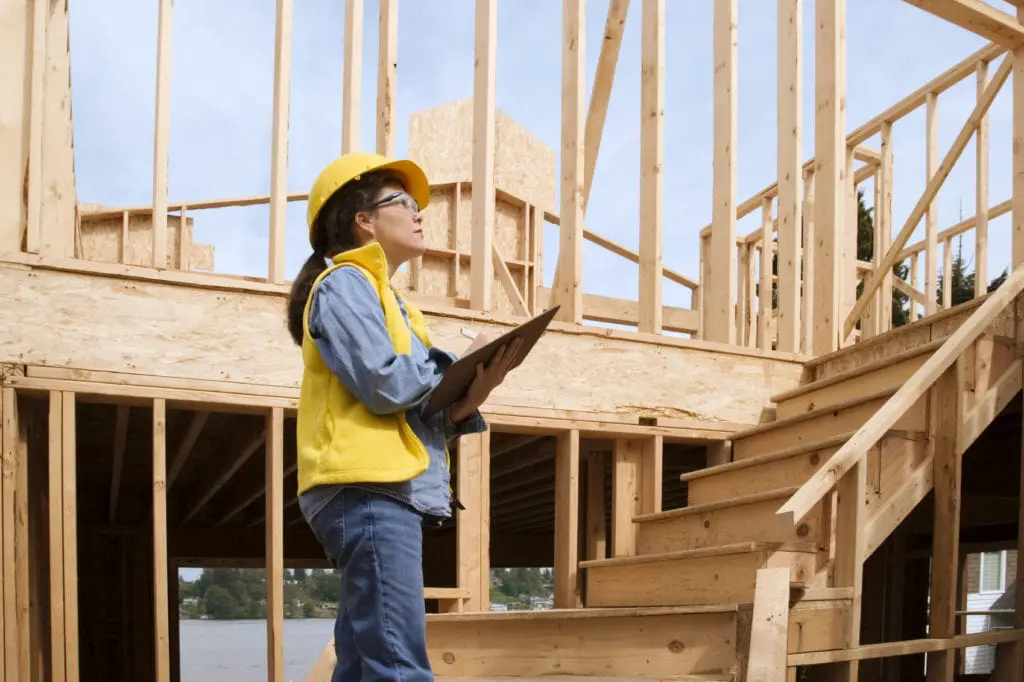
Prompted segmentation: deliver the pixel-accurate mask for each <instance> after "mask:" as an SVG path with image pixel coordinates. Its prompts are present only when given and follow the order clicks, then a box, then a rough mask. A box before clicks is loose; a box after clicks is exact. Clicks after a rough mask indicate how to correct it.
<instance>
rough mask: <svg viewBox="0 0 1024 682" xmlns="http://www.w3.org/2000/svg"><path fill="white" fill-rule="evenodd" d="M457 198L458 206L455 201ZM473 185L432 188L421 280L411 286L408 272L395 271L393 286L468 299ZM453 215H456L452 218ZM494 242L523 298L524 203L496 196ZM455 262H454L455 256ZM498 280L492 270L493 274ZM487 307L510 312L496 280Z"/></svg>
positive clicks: (524, 267)
mask: <svg viewBox="0 0 1024 682" xmlns="http://www.w3.org/2000/svg"><path fill="white" fill-rule="evenodd" d="M456 197H458V208H457V209H456V206H455V202H456ZM472 210H473V190H472V187H471V186H470V185H468V184H463V185H462V186H461V187H460V188H459V189H458V191H456V188H455V186H454V185H442V186H440V187H434V188H433V189H432V190H431V193H430V209H429V210H428V211H426V212H425V213H424V214H423V218H424V220H423V236H424V240H425V241H426V245H427V249H428V251H427V252H426V253H425V254H424V255H423V258H422V266H421V269H420V282H419V284H418V286H416V285H414V283H413V282H412V280H411V277H410V275H409V272H408V271H406V272H405V273H400V275H401V276H398V275H396V278H395V280H394V282H395V285H396V286H398V287H399V288H400V289H403V290H411V291H417V292H418V293H421V294H424V295H427V296H442V297H446V296H453V297H456V298H464V299H468V298H469V278H470V267H471V266H472V258H471V255H470V252H471V250H472V245H471V240H472V229H473V220H472V218H473V214H472ZM456 216H457V219H456ZM493 244H494V247H495V248H496V249H497V251H498V253H499V254H501V257H502V260H504V261H505V263H506V266H507V267H508V269H509V271H510V272H511V274H512V279H513V280H514V282H515V284H516V287H517V288H518V289H519V292H520V294H521V295H522V296H523V298H526V297H527V288H526V287H527V285H526V275H527V267H528V265H527V258H526V205H525V204H523V203H521V202H516V201H513V200H510V199H509V198H505V197H502V196H499V197H498V198H497V199H496V202H495V210H494V237H493ZM456 258H458V259H459V267H458V268H456V267H455V259H456ZM492 277H494V278H495V280H497V275H494V274H492ZM491 291H492V295H491V306H492V307H491V310H492V311H494V312H496V313H498V314H502V315H509V314H512V313H513V312H514V307H513V305H512V301H511V299H510V298H509V296H508V294H507V293H506V291H505V289H504V287H503V286H502V284H501V283H500V280H499V281H495V283H494V284H493V285H492V287H491Z"/></svg>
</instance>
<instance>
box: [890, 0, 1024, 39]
mask: <svg viewBox="0 0 1024 682" xmlns="http://www.w3.org/2000/svg"><path fill="white" fill-rule="evenodd" d="M904 2H906V3H908V4H910V5H913V6H914V7H918V8H920V9H923V10H924V11H926V12H929V13H930V14H934V15H935V16H937V17H939V18H941V19H945V20H946V21H949V22H952V23H954V24H956V25H957V26H960V27H961V28H965V29H967V30H968V31H971V32H972V33H976V34H978V35H979V36H981V37H982V38H986V39H988V40H991V41H992V42H994V43H999V44H1000V45H1004V46H1005V47H1009V48H1013V47H1017V46H1019V45H1022V44H1024V26H1022V25H1021V23H1020V22H1019V21H1017V19H1016V18H1015V17H1014V16H1013V15H1011V14H1008V13H1006V12H1003V11H1001V10H998V9H996V8H995V7H993V6H992V5H989V4H987V3H985V2H983V1H982V0H904Z"/></svg>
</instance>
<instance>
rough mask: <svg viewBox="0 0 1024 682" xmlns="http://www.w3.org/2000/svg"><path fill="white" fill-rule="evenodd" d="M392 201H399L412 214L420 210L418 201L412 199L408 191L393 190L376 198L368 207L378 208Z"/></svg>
mask: <svg viewBox="0 0 1024 682" xmlns="http://www.w3.org/2000/svg"><path fill="white" fill-rule="evenodd" d="M393 203H399V204H401V205H402V206H405V207H406V208H407V209H409V210H410V211H412V214H413V215H416V214H417V213H419V212H420V205H419V203H417V201H416V200H415V199H413V198H412V196H410V195H409V193H408V192H394V193H392V194H389V195H387V196H386V197H384V198H383V199H378V200H377V201H375V202H373V203H372V204H370V208H378V207H380V206H386V205H388V204H393Z"/></svg>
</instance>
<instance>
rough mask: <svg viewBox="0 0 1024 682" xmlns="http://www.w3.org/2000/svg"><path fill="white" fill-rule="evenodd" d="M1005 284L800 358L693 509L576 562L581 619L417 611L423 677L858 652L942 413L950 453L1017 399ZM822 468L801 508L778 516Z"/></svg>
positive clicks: (761, 676) (572, 614) (1020, 277)
mask: <svg viewBox="0 0 1024 682" xmlns="http://www.w3.org/2000/svg"><path fill="white" fill-rule="evenodd" d="M1004 286H1007V288H1008V289H1010V288H1011V287H1012V289H1011V290H1009V291H1005V292H997V293H996V294H992V295H991V296H990V297H988V298H987V299H985V301H986V303H985V306H982V301H975V302H972V303H970V304H965V305H963V306H960V307H958V308H956V309H953V310H951V311H944V312H942V313H940V314H938V315H936V316H934V317H933V318H929V319H926V320H923V321H921V322H918V323H915V324H912V325H908V326H907V327H903V328H901V329H898V330H894V331H892V332H889V333H887V334H885V335H883V336H880V337H876V338H875V339H870V340H868V341H865V342H863V343H860V344H857V345H856V346H853V347H850V348H847V349H843V350H841V351H838V352H836V353H832V354H830V355H828V356H824V357H821V358H817V359H815V360H813V361H812V362H809V363H808V366H807V379H806V382H805V383H804V384H803V385H801V386H800V387H798V388H796V389H794V390H791V391H788V392H786V393H783V394H780V395H777V396H774V397H773V403H774V408H775V417H774V420H773V421H770V422H768V423H764V424H760V425H757V426H755V427H752V428H749V429H746V430H744V431H741V432H738V433H736V434H734V436H733V437H732V440H731V461H728V462H727V463H725V464H721V465H718V466H712V467H709V468H706V469H702V470H699V471H694V472H692V473H688V474H684V475H683V476H682V477H681V482H680V485H685V486H687V490H688V506H686V507H684V508H681V509H672V510H668V511H662V512H659V513H651V514H642V515H636V516H633V518H632V525H633V531H634V532H633V533H632V536H633V538H634V540H633V541H632V542H613V543H611V545H612V547H613V549H612V552H613V555H612V556H609V557H607V558H599V559H593V560H588V561H582V562H580V563H579V574H580V582H581V585H582V587H583V604H584V607H583V608H580V609H567V610H555V611H550V612H543V613H538V612H526V613H516V614H510V613H481V614H445V615H437V616H430V617H428V638H429V640H430V649H431V658H432V661H433V662H434V670H435V674H436V675H437V676H438V678H444V679H461V678H474V679H483V678H489V679H498V678H509V677H515V678H520V679H523V678H540V677H547V676H550V675H577V676H587V677H593V678H594V679H598V678H616V679H620V678H626V677H644V678H655V679H666V680H667V679H673V680H683V679H686V680H744V679H758V680H769V679H770V680H775V679H779V680H784V679H785V675H784V673H785V668H786V666H793V665H795V663H794V661H795V660H796V661H798V662H807V663H815V662H820V660H819V659H821V656H822V655H823V654H825V655H826V657H827V655H828V654H829V653H830V652H832V653H834V652H842V651H843V650H849V649H850V648H851V647H855V646H857V644H858V642H859V639H858V633H859V606H860V584H859V583H860V577H859V575H860V570H861V568H860V567H861V566H862V565H863V561H864V560H865V559H866V558H867V557H868V556H870V554H871V552H873V551H874V550H875V549H876V548H877V547H878V546H879V545H880V544H881V542H882V541H884V539H885V538H886V537H887V536H888V535H889V534H890V533H892V532H893V530H894V529H895V528H896V527H897V526H898V525H899V524H900V522H901V521H903V519H905V518H906V516H907V515H908V514H909V513H910V512H911V511H912V510H913V509H914V507H915V506H916V505H917V504H918V503H919V502H920V501H921V500H922V499H923V498H924V497H925V496H926V495H927V494H928V493H929V491H930V490H931V489H932V487H933V485H934V476H933V466H935V463H934V457H935V455H934V453H935V451H936V447H937V446H936V444H935V442H936V439H937V438H939V436H940V435H942V434H948V433H949V425H948V424H945V423H939V422H940V421H941V419H942V418H943V416H945V417H949V415H950V414H953V413H951V412H948V411H947V412H943V410H946V409H948V405H949V404H954V405H955V406H956V407H957V410H958V411H957V412H956V413H955V414H957V415H958V416H959V418H958V419H957V422H958V424H957V428H956V429H954V432H955V433H957V438H958V440H957V446H956V447H957V451H958V453H960V454H962V452H963V451H964V450H965V449H966V447H967V446H969V445H970V443H971V442H973V440H974V439H975V438H977V436H978V435H980V433H981V432H982V431H983V430H984V428H985V426H986V425H987V424H988V423H990V422H991V420H992V419H994V418H995V416H996V415H998V413H999V411H1000V410H1001V409H1002V407H1003V406H1005V405H1006V404H1007V402H1008V401H1009V400H1010V399H1011V398H1012V397H1013V396H1014V395H1016V393H1017V391H1018V390H1019V389H1020V388H1021V362H1020V360H1019V359H1018V358H1017V356H1016V352H1015V348H1014V342H1013V335H1014V333H1015V331H1014V330H1015V324H1016V321H1015V310H1014V305H1013V304H1012V303H1013V301H1014V299H1015V298H1016V297H1017V295H1018V294H1019V292H1020V290H1021V289H1022V288H1024V271H1018V272H1017V273H1015V274H1014V275H1013V276H1012V277H1011V278H1010V279H1009V280H1007V282H1006V284H1005V285H1004ZM999 297H1001V300H992V299H997V298H999ZM986 306H987V307H986ZM969 326H970V327H971V329H968V330H967V331H964V330H963V329H962V328H961V327H969ZM951 358H952V359H951ZM939 377H942V380H939ZM950 377H953V378H954V380H953V381H952V383H951V382H950V380H949V378H950ZM908 396H909V397H908ZM896 408H899V413H898V414H893V413H894V412H895V411H896ZM883 413H885V414H883ZM879 415H882V416H879ZM879 423H882V424H884V428H880V427H879V426H878V425H879ZM940 432H941V434H940ZM865 434H868V436H865ZM872 434H874V435H872ZM943 437H945V436H944V435H943ZM861 442H867V443H868V445H866V446H865V447H864V449H863V450H862V451H861V453H860V454H858V453H854V454H853V455H852V456H853V457H856V458H857V459H856V460H855V463H854V464H853V465H852V466H853V467H854V468H855V469H856V472H857V475H856V476H854V475H853V473H852V472H853V471H854V470H855V469H854V468H851V465H850V464H849V461H850V457H851V455H850V453H851V452H852V448H854V447H855V446H859V444H860V443H861ZM837 460H842V461H840V462H839V463H838V464H837ZM843 462H845V464H844V463H843ZM861 469H863V471H861ZM822 475H829V476H832V478H831V479H830V480H831V483H830V484H829V485H828V487H826V488H825V491H826V492H827V494H826V495H824V496H823V497H821V498H818V501H817V502H816V503H814V504H813V505H812V506H810V509H809V511H807V512H806V513H804V514H802V515H800V516H799V518H792V517H791V516H787V515H786V514H782V513H779V512H780V508H782V507H783V506H784V505H786V504H787V503H788V504H793V502H792V500H794V499H796V498H797V497H801V495H803V499H804V500H806V499H808V498H807V496H806V491H805V490H804V488H802V486H804V487H805V488H806V486H805V484H808V485H811V484H814V485H819V486H820V485H822V484H821V483H820V479H821V476H822ZM809 482H811V483H810V484H809ZM851 490H853V491H859V492H858V494H857V495H856V497H857V498H859V499H858V500H857V503H856V504H852V503H851V502H850V499H849V498H844V497H843V496H844V495H849V491H851ZM805 506H806V505H805ZM851 523H852V524H854V526H853V527H856V529H857V530H856V531H850V530H849V529H850V528H851V525H850V524H851ZM844 524H846V525H844ZM851 537H856V538H857V541H858V543H862V546H860V547H858V548H856V549H853V550H851V548H850V545H851V542H850V538H851ZM779 618H782V619H784V621H785V627H784V628H782V630H781V631H782V632H783V633H784V637H783V641H782V643H781V644H780V643H779V642H778V641H776V640H777V639H778V637H777V633H778V632H779V629H780V628H779V625H780V624H779V622H778V619H779ZM773 637H775V640H773V639H772V638H773ZM890 655H891V654H890ZM801 656H803V657H804V658H803V659H801ZM816 657H817V658H816ZM780 666H781V669H782V671H783V676H782V677H779V676H778V675H777V674H776V673H777V671H778V670H779V669H780ZM748 670H749V671H750V672H751V673H752V674H751V675H750V676H749V677H748ZM773 671H774V672H773Z"/></svg>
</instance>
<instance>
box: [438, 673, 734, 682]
mask: <svg viewBox="0 0 1024 682" xmlns="http://www.w3.org/2000/svg"><path fill="white" fill-rule="evenodd" d="M552 677H553V676H550V675H546V676H534V677H508V676H499V677H489V676H485V675H482V676H481V675H475V676H473V677H446V676H443V675H436V677H435V679H437V680H445V681H446V682H471V680H486V681H487V682H551V679H552ZM577 678H580V679H581V680H586V682H733V681H734V680H735V679H736V676H735V675H733V674H732V673H702V674H693V675H653V676H651V675H636V676H633V677H623V676H621V675H620V676H610V677H595V676H591V675H572V674H568V673H566V674H560V675H558V676H557V679H559V680H573V679H577Z"/></svg>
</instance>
